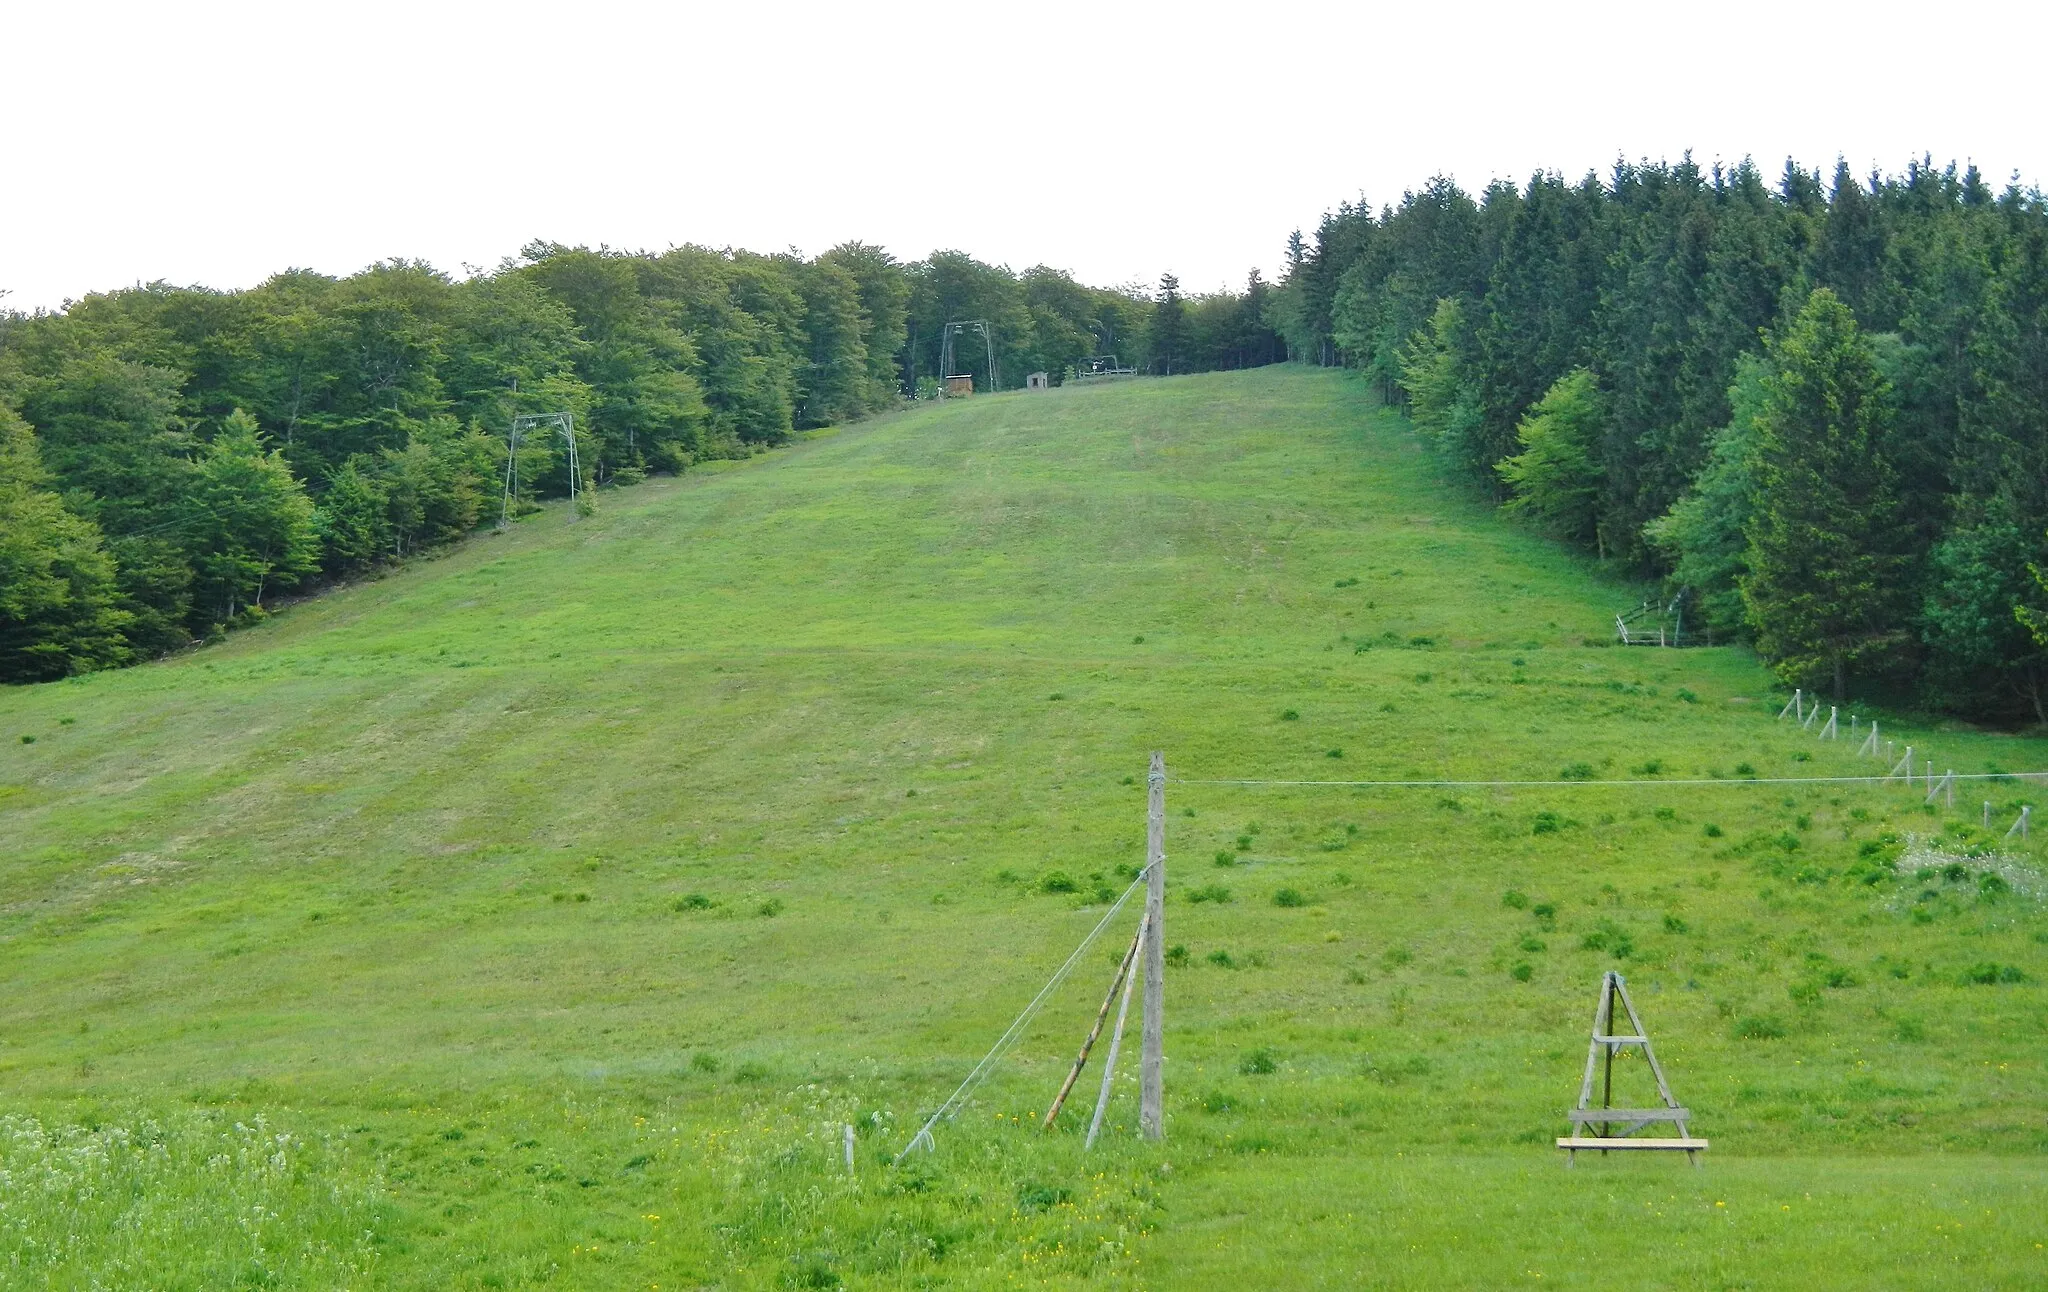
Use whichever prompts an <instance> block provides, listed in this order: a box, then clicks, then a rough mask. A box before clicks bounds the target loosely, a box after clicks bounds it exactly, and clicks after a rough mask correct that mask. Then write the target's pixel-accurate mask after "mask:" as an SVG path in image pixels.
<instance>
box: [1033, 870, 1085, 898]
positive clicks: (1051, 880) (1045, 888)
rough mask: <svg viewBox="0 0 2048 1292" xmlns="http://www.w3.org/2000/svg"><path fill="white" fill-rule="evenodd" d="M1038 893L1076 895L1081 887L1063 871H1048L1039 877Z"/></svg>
mask: <svg viewBox="0 0 2048 1292" xmlns="http://www.w3.org/2000/svg"><path fill="white" fill-rule="evenodd" d="M1038 891H1039V892H1041V893H1078V892H1080V891H1081V886H1080V885H1079V884H1077V883H1075V882H1074V877H1073V876H1072V875H1069V874H1068V873H1067V872H1066V871H1064V870H1048V871H1046V872H1045V874H1044V875H1042V876H1040V877H1039V880H1038Z"/></svg>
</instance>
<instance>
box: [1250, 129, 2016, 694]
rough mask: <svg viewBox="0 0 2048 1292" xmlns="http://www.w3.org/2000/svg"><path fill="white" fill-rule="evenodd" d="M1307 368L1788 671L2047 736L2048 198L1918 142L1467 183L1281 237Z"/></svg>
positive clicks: (1537, 521) (1538, 519) (1288, 300)
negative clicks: (1820, 160) (1656, 579)
mask: <svg viewBox="0 0 2048 1292" xmlns="http://www.w3.org/2000/svg"><path fill="white" fill-rule="evenodd" d="M1271 316H1272V320H1273V323H1274V325H1275V327H1276V328H1277V329H1278V331H1279V332H1280V333H1281V335H1282V336H1283V337H1284V339H1285V341H1286V345H1287V349H1288V352H1289V354H1290V356H1291V357H1293V358H1296V359H1299V360H1304V361H1307V362H1312V363H1319V364H1325V365H1344V366H1348V367H1352V368H1355V369H1357V370H1359V371H1360V372H1361V373H1363V374H1364V375H1365V376H1366V378H1367V379H1369V380H1371V381H1373V382H1374V383H1376V385H1377V386H1378V388H1379V390H1380V391H1381V393H1382V394H1383V395H1384V396H1385V398H1386V399H1387V400H1389V401H1390V402H1396V403H1399V404H1400V405H1402V406H1404V407H1405V408H1406V409H1407V411H1408V412H1409V413H1410V414H1411V415H1412V417H1413V418H1414V421H1415V424H1416V426H1417V428H1418V430H1419V431H1420V432H1421V433H1422V434H1423V435H1425V436H1426V437H1427V438H1428V439H1429V440H1430V441H1431V442H1433V443H1434V444H1435V446H1436V447H1437V448H1438V450H1439V451H1440V452H1441V454H1442V456H1443V458H1444V459H1445V460H1446V462H1447V463H1449V464H1450V466H1451V468H1452V469H1453V471H1454V472H1455V473H1457V474H1458V475H1460V476H1462V478H1464V479H1466V480H1467V481H1469V482H1471V483H1472V484H1473V485H1474V486H1475V487H1477V488H1478V489H1480V490H1483V491H1485V492H1487V493H1488V494H1490V495H1491V496H1493V497H1494V498H1495V499H1497V500H1498V501H1500V502H1501V503H1502V504H1503V505H1504V506H1506V507H1507V508H1508V509H1509V510H1510V511H1512V512H1514V513H1517V514H1519V515H1521V516H1523V517H1524V518H1526V519H1527V520H1528V521H1529V522H1531V523H1532V524H1534V525H1537V526H1539V527H1541V528H1543V529H1544V530H1546V531H1548V532H1550V533H1552V534H1555V535H1556V536H1558V537H1559V538H1561V539H1563V540H1566V541H1568V542H1572V543H1575V544H1579V545H1582V546H1583V547H1585V548H1586V549H1587V550H1589V551H1590V552H1593V553H1595V554H1597V555H1598V556H1600V557H1602V558H1605V559H1608V560H1612V561H1614V562H1617V563H1619V564H1620V565H1621V566H1623V567H1624V568H1628V569H1632V570H1635V571H1638V572H1641V573H1644V574H1655V575H1662V576H1664V577H1665V578H1667V579H1668V580H1669V582H1670V584H1671V587H1672V590H1673V591H1674V592H1678V593H1680V594H1682V596H1683V597H1684V602H1683V603H1682V604H1684V605H1685V606H1686V607H1687V613H1688V615H1689V616H1691V619H1692V622H1693V623H1694V624H1695V625H1698V626H1701V627H1705V628H1708V629H1710V630H1711V631H1713V632H1715V633H1718V634H1721V635H1723V636H1724V637H1728V638H1735V637H1741V638H1747V639H1748V640H1750V641H1753V642H1754V643H1755V645H1756V646H1757V648H1758V649H1759V650H1760V651H1761V652H1762V653H1763V654H1764V656H1765V657H1766V658H1767V659H1768V660H1770V661H1771V662H1772V663H1773V664H1774V665H1775V666H1776V668H1777V669H1778V670H1779V672H1780V673H1781V675H1782V676H1784V677H1785V678H1786V679H1787V680H1788V681H1797V682H1802V683H1805V684H1809V685H1820V686H1825V687H1829V688H1832V689H1833V690H1834V692H1835V693H1836V694H1837V695H1842V694H1844V693H1845V692H1846V691H1847V689H1848V688H1849V687H1850V685H1851V684H1855V685H1858V686H1861V687H1865V688H1872V689H1876V690H1879V691H1882V692H1885V693H1889V694H1893V695H1910V696H1912V697H1914V698H1918V699H1921V700H1924V701H1927V702H1931V703H1934V704H1936V705H1939V706H1941V707H1945V708H1949V709H1952V710H1955V711H1960V712H1966V713H1970V714H1972V715H1976V716H1981V717H1989V718H1997V719H2005V720H2021V721H2025V720H2031V721H2035V722H2048V203H2044V201H2043V198H2042V195H2041V193H2040V192H2039V191H2038V190H2036V189H2028V188H2022V187H2020V186H2019V185H2018V184H2016V183H2014V184H2009V185H2007V186H2006V187H2004V188H2003V189H1999V190H1994V189H1993V188H1992V187H1991V186H1990V185H1989V184H1987V183H1986V182H1985V180H1984V178H1983V177H1982V176H1981V175H1980V174H1979V173H1978V172H1977V171H1976V169H1975V168H1965V169H1961V170H1959V169H1958V168H1957V167H1956V166H1954V165H1949V166H1947V167H1941V168H1937V167H1936V166H1934V165H1933V164H1932V163H1931V162H1929V161H1926V160H1923V161H1921V162H1918V163H1915V164H1912V165H1909V166H1907V167H1906V168H1905V170H1904V171H1903V172H1901V173H1899V174H1895V175H1887V174H1873V175H1871V176H1869V177H1867V178H1864V179H1858V178H1857V177H1856V176H1855V175H1853V174H1852V173H1851V172H1850V171H1849V169H1848V168H1847V167H1846V166H1839V165H1838V166H1837V168H1836V170H1835V172H1834V174H1833V176H1832V178H1831V179H1824V178H1823V176H1822V175H1821V174H1820V173H1818V172H1813V171H1807V170H1804V169H1802V168H1801V167H1799V166H1797V165H1792V164H1788V165H1787V166H1786V168H1785V170H1784V172H1783V174H1782V175H1781V176H1780V177H1779V178H1778V179H1777V180H1776V181H1775V182H1770V181H1767V180H1766V178H1765V177H1764V175H1763V174H1762V173H1760V172H1759V171H1758V169H1757V168H1756V167H1755V166H1753V165H1752V164H1750V163H1748V162H1744V163H1742V164H1740V165H1737V166H1734V167H1731V168H1723V167H1721V166H1718V165H1717V166H1715V167H1712V168H1711V169H1707V170H1702V169H1701V168H1700V167H1699V166H1697V165H1695V164H1694V163H1693V162H1692V161H1691V159H1690V158H1686V159H1684V160H1682V161H1680V162H1678V163H1676V164H1672V163H1655V164H1651V163H1644V164H1636V165H1631V164H1621V165H1617V166H1616V167H1615V168H1614V170H1613V171H1612V173H1611V174H1609V175H1606V176H1604V177H1603V176H1600V175H1596V174H1589V175H1587V176H1586V177H1585V178H1583V179H1581V180H1579V181H1577V182H1576V183H1574V182H1569V181H1567V180H1565V179H1564V178H1563V177H1561V176H1559V175H1555V174H1539V175H1536V176H1534V177H1532V178H1531V179H1530V180H1529V181H1528V183H1527V184H1525V185H1521V186H1516V185H1513V184H1508V183H1496V184H1493V185H1491V186H1489V187H1488V188H1487V189H1486V190H1485V191H1483V192H1481V193H1479V194H1478V195H1476V196H1475V195H1473V194H1470V193H1467V192H1465V191H1464V190H1462V189H1461V188H1460V187H1459V186H1458V185H1456V184H1455V183H1453V182H1451V181H1450V180H1448V179H1441V178H1440V179H1437V180H1434V181H1432V182H1431V183H1430V184H1428V185H1426V186H1425V187H1423V188H1422V189H1421V190H1419V191H1416V192H1411V193H1408V194H1405V195H1404V196H1403V198H1402V200H1401V202H1400V204H1399V205H1398V206H1392V207H1385V208H1382V209H1380V210H1377V211H1375V210H1373V209H1372V208H1371V207H1369V206H1368V205H1366V204H1365V203H1363V202H1359V203H1355V204H1347V205H1344V206H1341V207H1339V208H1338V209H1337V210H1336V211H1334V212H1331V213H1330V214H1329V215H1327V216H1326V217H1325V218H1324V219H1323V221H1322V222H1321V224H1320V226H1319V227H1318V228H1317V229H1316V230H1315V232H1314V234H1313V235H1312V236H1307V237H1304V236H1303V235H1302V234H1301V233H1299V232H1297V233H1296V234H1295V235H1294V236H1293V237H1292V238H1291V239H1290V241H1289V244H1288V268H1287V272H1286V275H1285V277H1284V279H1283V281H1282V283H1281V284H1280V285H1279V286H1278V287H1277V288H1276V289H1275V291H1274V292H1273V296H1272V303H1271Z"/></svg>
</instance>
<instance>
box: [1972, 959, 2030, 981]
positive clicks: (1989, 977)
mask: <svg viewBox="0 0 2048 1292" xmlns="http://www.w3.org/2000/svg"><path fill="white" fill-rule="evenodd" d="M2026 980H2027V975H2026V974H2025V973H2023V972H2022V971H2021V970H2020V967H2019V966H2018V965H2002V964H1998V963H1996V962H1994V961H1990V960H1983V961H1979V962H1978V963H1976V964H1973V965H1971V966H1970V967H1969V968H1968V969H1965V970H1964V971H1963V981H1964V982H1965V983H1977V984H1980V985H1983V986H1990V985H1992V984H1995V983H2003V982H2025V981H2026Z"/></svg>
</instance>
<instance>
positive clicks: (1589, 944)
mask: <svg viewBox="0 0 2048 1292" xmlns="http://www.w3.org/2000/svg"><path fill="white" fill-rule="evenodd" d="M1579 947H1580V949H1581V950H1585V951H1605V952H1606V953H1607V954H1609V955H1611V956H1613V957H1614V958H1615V959H1616V960H1626V959H1628V958H1629V957H1630V956H1632V955H1634V954H1635V951H1636V944H1635V941H1634V939H1632V938H1630V937H1629V933H1628V930H1627V929H1624V928H1622V927H1621V926H1620V925H1619V924H1616V923H1615V922H1614V921H1613V920H1602V921H1600V923H1599V924H1598V925H1597V926H1596V927H1595V928H1594V929H1593V931H1592V932H1591V933H1588V934H1587V935H1586V936H1585V937H1583V938H1581V939H1580V940H1579Z"/></svg>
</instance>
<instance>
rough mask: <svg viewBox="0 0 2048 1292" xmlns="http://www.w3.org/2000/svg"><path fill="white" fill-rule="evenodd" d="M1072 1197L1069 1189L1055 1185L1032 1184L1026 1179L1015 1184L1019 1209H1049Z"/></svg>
mask: <svg viewBox="0 0 2048 1292" xmlns="http://www.w3.org/2000/svg"><path fill="white" fill-rule="evenodd" d="M1073 1198H1074V1195H1073V1193H1072V1192H1071V1191H1069V1190H1067V1189H1062V1188H1060V1187H1059V1186H1057V1185H1051V1184H1032V1183H1030V1182H1029V1181H1026V1182H1025V1183H1023V1184H1020V1185H1018V1186H1017V1209H1018V1210H1019V1211H1051V1210H1052V1209H1053V1208H1054V1207H1060V1206H1065V1205H1066V1204H1067V1203H1069V1202H1071V1201H1073Z"/></svg>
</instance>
